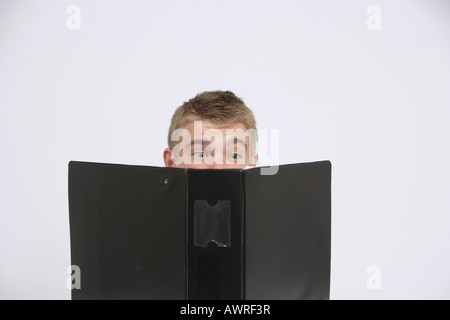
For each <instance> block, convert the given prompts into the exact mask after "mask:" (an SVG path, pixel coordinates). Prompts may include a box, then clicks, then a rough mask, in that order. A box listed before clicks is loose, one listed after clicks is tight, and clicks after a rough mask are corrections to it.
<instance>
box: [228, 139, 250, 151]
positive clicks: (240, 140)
mask: <svg viewBox="0 0 450 320" xmlns="http://www.w3.org/2000/svg"><path fill="white" fill-rule="evenodd" d="M231 143H232V144H237V143H240V144H243V145H244V147H245V148H246V149H247V144H246V143H245V141H244V140H242V139H239V138H238V137H234V139H233V140H231V139H230V140H229V141H228V142H227V145H229V144H231Z"/></svg>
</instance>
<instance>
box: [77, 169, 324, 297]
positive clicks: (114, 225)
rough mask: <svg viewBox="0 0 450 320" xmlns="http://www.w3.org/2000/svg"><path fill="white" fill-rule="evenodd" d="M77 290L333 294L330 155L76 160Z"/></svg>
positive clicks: (86, 293)
mask: <svg viewBox="0 0 450 320" xmlns="http://www.w3.org/2000/svg"><path fill="white" fill-rule="evenodd" d="M69 216H70V240H71V263H72V265H76V266H78V267H79V268H80V269H79V270H80V284H79V286H80V289H77V288H74V289H72V299H190V300H200V299H226V300H242V299H248V300H256V299H272V300H274V299H289V300H290V299H328V298H329V288H330V249H331V248H330V246H331V245H330V243H331V163H330V162H329V161H320V162H312V163H302V164H289V165H281V166H279V169H278V172H277V173H276V174H275V175H261V168H258V167H256V168H250V169H243V170H238V169H222V170H217V169H216V170H212V169H181V168H160V167H151V166H135V165H120V164H103V163H92V162H79V161H71V162H70V163H69Z"/></svg>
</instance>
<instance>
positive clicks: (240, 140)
mask: <svg viewBox="0 0 450 320" xmlns="http://www.w3.org/2000/svg"><path fill="white" fill-rule="evenodd" d="M210 142H211V141H209V140H203V139H192V140H191V142H190V143H191V145H196V144H201V145H203V144H209V143H210ZM237 143H240V144H242V145H244V147H245V148H246V149H247V144H246V143H245V141H244V140H242V139H239V138H237V137H234V139H230V140H229V141H228V142H227V145H229V144H237Z"/></svg>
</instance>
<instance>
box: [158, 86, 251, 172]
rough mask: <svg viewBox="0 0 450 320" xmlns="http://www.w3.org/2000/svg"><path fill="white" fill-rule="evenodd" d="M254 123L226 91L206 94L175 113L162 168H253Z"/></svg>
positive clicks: (201, 94)
mask: <svg viewBox="0 0 450 320" xmlns="http://www.w3.org/2000/svg"><path fill="white" fill-rule="evenodd" d="M256 141H257V134H256V121H255V118H254V116H253V113H252V111H251V110H250V109H249V108H248V107H247V106H246V105H245V104H244V102H243V101H242V100H241V99H240V98H238V97H236V96H235V95H234V93H232V92H230V91H206V92H203V93H200V94H198V95H197V96H196V97H195V98H192V99H191V100H189V101H187V102H185V103H183V104H182V105H181V106H180V107H178V108H177V110H175V113H174V115H173V117H172V122H171V124H170V128H169V135H168V145H169V148H166V149H165V150H164V163H165V165H166V167H180V168H197V169H243V168H245V167H247V166H255V165H256V163H257V162H258V154H257V153H256Z"/></svg>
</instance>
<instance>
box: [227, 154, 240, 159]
mask: <svg viewBox="0 0 450 320" xmlns="http://www.w3.org/2000/svg"><path fill="white" fill-rule="evenodd" d="M228 157H230V158H231V159H233V160H236V159H239V158H240V157H241V155H240V154H239V153H231V154H230V155H228Z"/></svg>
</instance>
